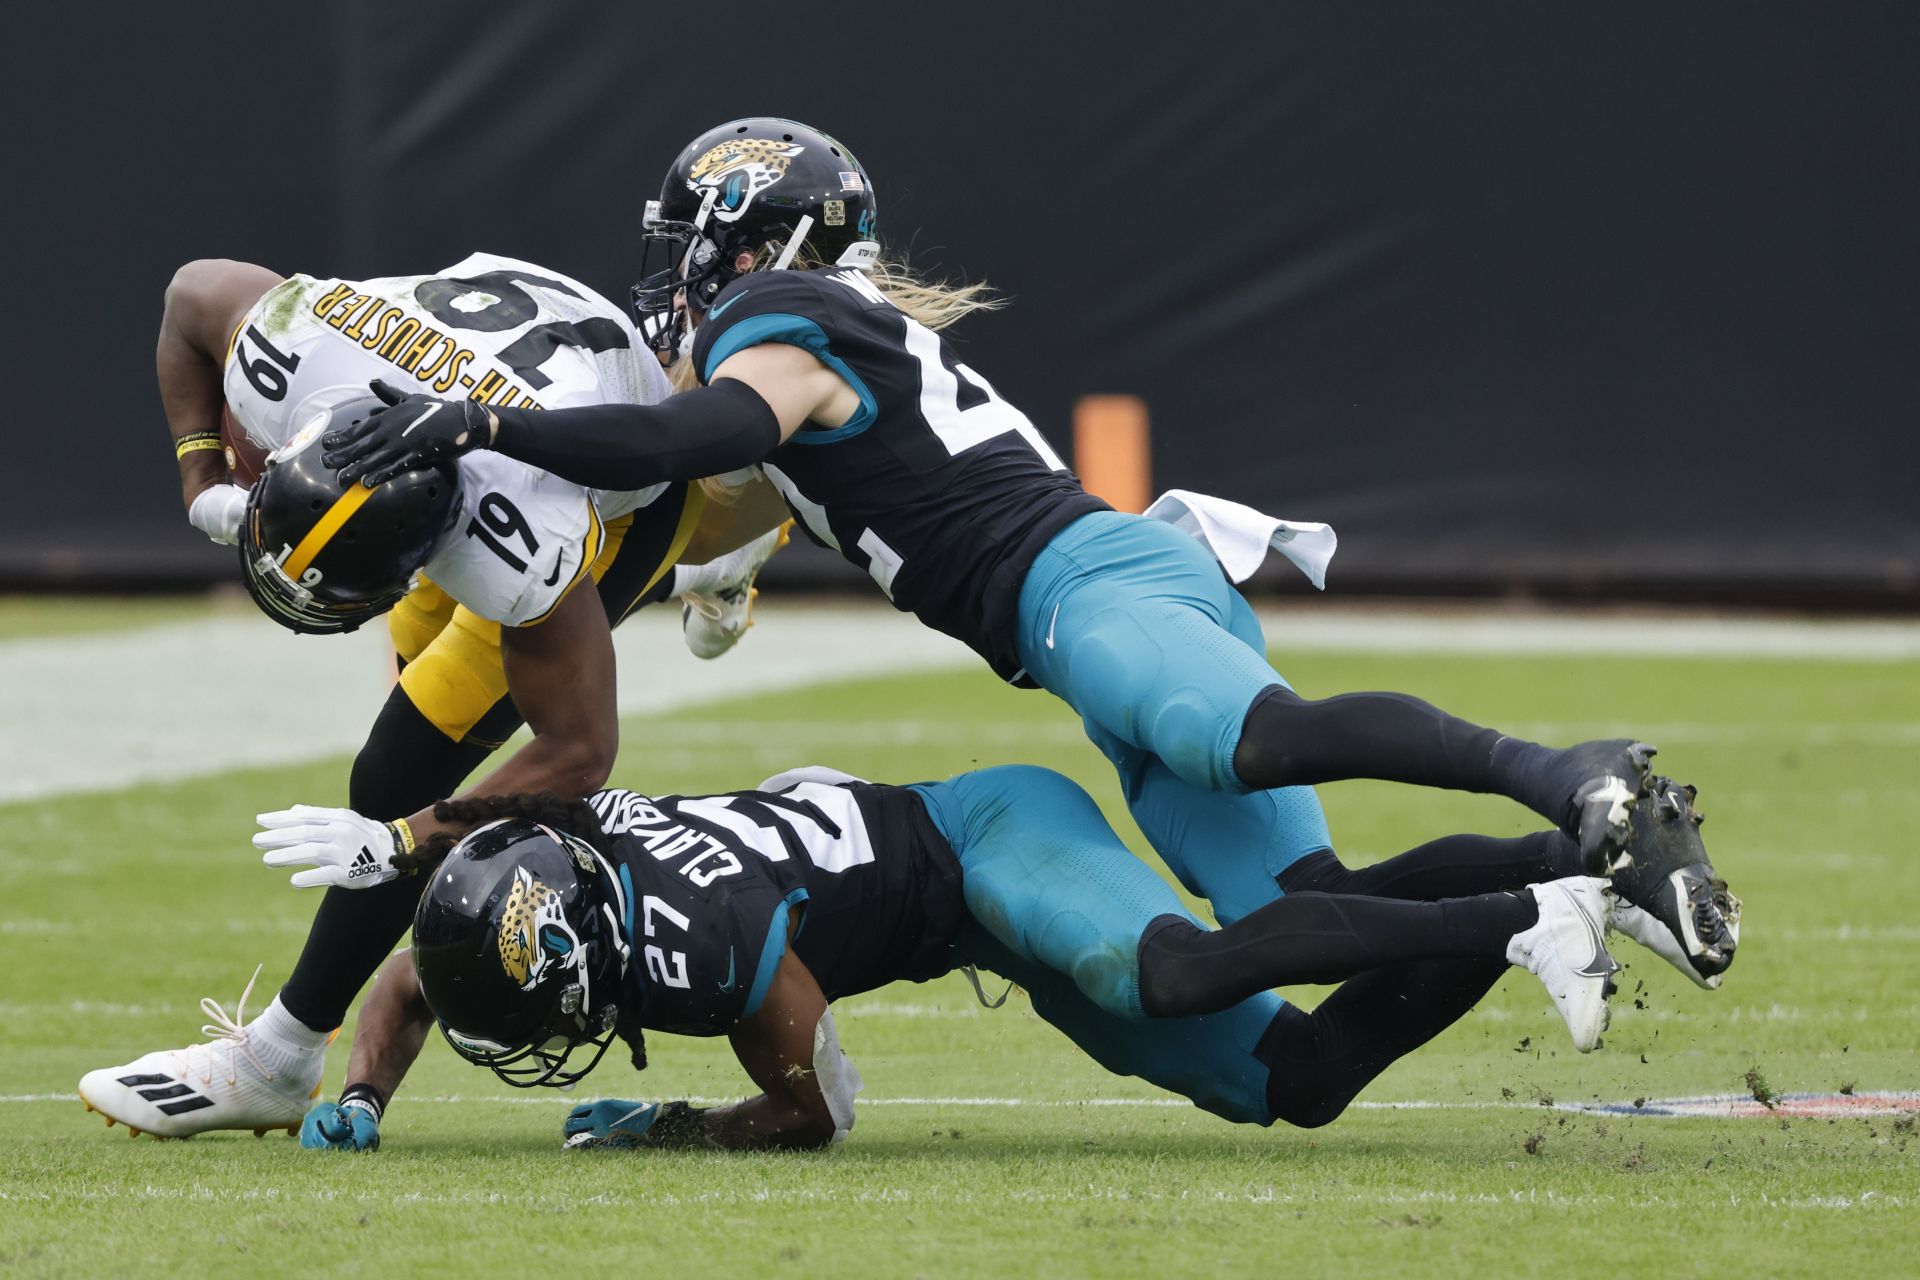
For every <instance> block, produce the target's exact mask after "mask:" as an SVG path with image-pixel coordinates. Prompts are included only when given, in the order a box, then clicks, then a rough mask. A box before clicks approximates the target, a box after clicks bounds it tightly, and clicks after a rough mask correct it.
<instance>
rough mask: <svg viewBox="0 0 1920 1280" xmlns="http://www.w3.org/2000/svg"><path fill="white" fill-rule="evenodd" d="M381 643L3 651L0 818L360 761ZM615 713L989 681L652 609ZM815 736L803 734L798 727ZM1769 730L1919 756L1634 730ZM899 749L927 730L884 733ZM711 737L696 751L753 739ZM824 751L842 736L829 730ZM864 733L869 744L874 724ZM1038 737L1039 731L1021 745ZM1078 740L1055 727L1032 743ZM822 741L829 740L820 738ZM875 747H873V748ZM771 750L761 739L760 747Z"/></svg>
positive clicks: (875, 652)
mask: <svg viewBox="0 0 1920 1280" xmlns="http://www.w3.org/2000/svg"><path fill="white" fill-rule="evenodd" d="M1263 622H1264V624H1265V626H1266V632H1267V638H1268V640H1269V641H1270V642H1271V643H1273V644H1275V645H1276V646H1278V647H1281V648H1284V649H1288V650H1294V651H1301V650H1322V651H1335V652H1356V653H1415V652H1418V653H1452V654H1575V653H1580V654H1600V655H1607V654H1614V655H1634V656H1645V657H1659V656H1709V655H1711V656H1721V657H1768V658H1793V659H1801V660H1816V659H1831V660H1846V661H1875V662H1904V661H1912V660H1916V659H1920V624H1915V623H1910V622H1881V621H1873V622H1847V623H1818V622H1797V621H1782V620H1768V619H1749V618H1732V619H1718V618H1705V619H1701V618H1696V617H1692V616H1621V615H1612V614H1604V615H1591V616H1588V615H1582V616H1566V615H1557V614H1556V615H1551V616H1532V615H1510V614H1508V613H1505V612H1501V611H1462V610H1452V609H1447V610H1389V609H1379V610H1374V609H1360V610H1351V611H1331V610H1328V609H1325V608H1323V607H1319V606H1317V605H1316V606H1313V607H1306V606H1293V607H1286V606H1280V607H1275V608H1270V609H1268V610H1266V611H1265V612H1264V613H1263ZM382 631H383V629H382V628H381V627H380V625H379V624H377V623H376V624H374V625H373V626H370V627H368V628H367V629H366V630H365V631H363V632H360V633H358V634H356V635H353V636H349V637H345V638H338V639H324V638H316V637H309V636H294V635H291V634H289V633H287V632H284V631H281V630H279V629H278V628H276V627H274V626H273V625H272V624H270V623H268V622H267V621H266V620H264V619H260V618H254V617H251V616H246V615H241V616H235V615H233V614H231V613H223V614H220V615H218V616H213V617H209V618H208V619H206V620H204V621H193V622H180V623H170V624H166V625H162V626H156V627H145V628H138V629H134V630H122V631H112V632H103V633H98V634H91V635H78V636H57V637H49V638H45V639H29V640H11V641H6V642H0V760H4V761H5V762H6V768H5V769H4V770H0V802H3V801H7V800H24V799H30V798H35V797H41V796H50V795H59V794H65V793H71V792H76V791H88V790H104V789H109V788H116V787H121V786H127V785H132V784H135V783H141V782H154V781H174V780H181V779H186V778H193V777H200V776H204V775H208V774H214V773H222V772H226V771H228V770H231V769H237V768H242V767H246V766H250V765H257V766H274V765H287V764H295V763H300V762H303V761H308V760H315V759H324V758H326V757H329V756H337V755H342V754H346V753H350V752H352V751H354V750H355V749H357V748H358V747H359V745H360V743H361V742H362V741H363V740H364V738H365V735H366V730H367V727H368V725H370V724H371V723H372V720H373V717H374V715H375V713H376V712H377V711H378V710H379V707H380V704H381V702H382V701H383V700H384V698H385V696H386V689H387V680H386V676H385V671H384V649H383V646H384V639H383V635H382ZM616 649H617V650H618V653H619V661H620V672H621V681H620V695H619V705H620V710H621V711H622V712H623V713H626V714H635V713H644V712H659V711H669V710H675V709H680V708H685V707H691V706H698V705H701V704H704V703H709V702H713V701H717V700H721V699H726V698H734V697H740V696H744V695H750V694H754V693H764V692H770V691H775V690H782V689H792V688H798V687H803V686H806V685H811V684H818V683H822V682H825V681H832V680H843V679H854V678H859V677H864V676H876V675H891V674H897V673H902V672H909V671H925V670H937V669H944V668H966V667H974V668H975V669H977V668H978V659H976V658H975V657H974V656H973V655H972V653H971V652H969V651H968V650H967V649H966V648H965V647H964V646H962V645H961V644H959V643H958V642H957V641H954V640H950V639H948V638H947V637H945V636H942V635H939V634H938V633H936V632H932V631H929V630H927V629H926V628H924V627H922V626H920V625H919V624H918V623H917V622H915V621H914V620H913V619H912V618H910V617H908V616H907V615H905V614H900V613H896V612H894V611H893V610H891V609H887V608H885V607H884V606H880V605H871V606H838V605H810V604H794V603H785V604H782V603H780V602H778V601H776V602H774V603H773V604H771V605H769V606H766V607H763V608H762V610H761V612H760V625H759V626H758V627H757V628H756V629H755V631H754V633H753V634H752V635H751V636H749V637H748V638H747V639H746V641H745V642H743V644H742V646H741V648H740V649H739V650H738V651H736V652H735V653H734V654H731V655H729V656H728V657H726V658H724V659H722V660H720V661H717V662H700V661H698V660H696V659H694V658H693V657H691V656H690V655H689V654H688V653H687V652H686V650H685V648H684V646H683V645H682V644H681V641H680V632H679V618H678V614H677V610H673V609H651V610H647V611H645V612H643V613H641V614H640V615H638V616H637V617H635V618H634V619H633V620H632V621H630V622H629V623H628V624H627V625H626V626H624V627H622V628H621V629H620V630H619V631H618V632H617V633H616ZM799 728H804V726H799ZM1514 729H1515V730H1516V731H1517V732H1528V733H1532V734H1534V735H1535V736H1539V737H1543V738H1546V739H1548V740H1555V741H1557V740H1561V739H1569V740H1570V739H1572V738H1576V737H1581V736H1589V731H1590V732H1608V731H1619V729H1620V726H1617V725H1610V724H1606V723H1604V722H1598V721H1596V722H1594V723H1593V724H1591V725H1587V724H1579V725H1576V724H1543V725H1520V726H1514ZM1756 729H1760V730H1761V731H1775V730H1777V731H1778V732H1781V733H1789V732H1799V733H1801V734H1802V735H1803V736H1804V738H1805V740H1807V741H1810V742H1820V741H1846V742H1864V743H1870V744H1878V745H1886V746H1906V745H1914V744H1920V724H1914V723H1911V722H1894V723H1887V724H1880V725H1872V724H1868V725H1847V724H1831V725H1818V724H1816V725H1803V726H1787V725H1779V726H1734V725H1724V724H1711V725H1708V724H1699V725H1695V724H1674V725H1664V726H1636V730H1637V731H1638V732H1641V733H1644V734H1646V735H1647V736H1649V737H1652V738H1654V740H1656V741H1669V742H1676V743H1678V742H1722V741H1741V740H1745V739H1747V738H1749V737H1751V736H1752V733H1753V732H1754V731H1755V730H1756ZM885 731H886V733H887V734H888V736H887V737H886V738H884V739H883V741H887V742H890V743H900V744H903V745H905V744H910V743H913V742H918V741H921V740H923V738H924V737H925V736H926V735H927V734H929V733H931V732H932V728H931V726H928V725H926V724H924V723H916V722H914V721H912V720H905V721H903V722H901V723H899V724H897V725H893V726H889V727H888V728H887V729H886V730H885ZM751 732H754V730H753V729H751V728H749V727H747V726H744V725H740V726H714V727H712V729H711V731H710V734H709V736H706V737H699V738H695V739H690V740H689V741H691V742H693V743H694V744H695V745H704V744H706V743H709V742H711V743H714V744H716V745H718V744H728V745H731V744H733V743H735V742H737V741H738V739H737V738H736V737H735V736H734V735H736V734H741V733H751ZM822 732H824V733H825V735H826V736H827V737H828V738H831V737H832V736H833V735H834V734H835V733H836V732H837V733H842V734H845V733H848V732H851V731H850V730H848V729H846V728H844V727H833V728H826V729H823V730H822ZM858 732H860V733H861V734H865V733H867V732H868V728H867V726H860V728H859V730H858ZM1019 732H1020V733H1021V735H1023V736H1028V737H1030V736H1031V735H1032V734H1033V733H1034V732H1036V730H1032V729H1023V730H1021V731H1019ZM1038 732H1041V733H1045V734H1046V735H1047V736H1048V738H1049V740H1051V738H1052V737H1054V736H1059V737H1061V738H1062V739H1065V738H1069V737H1072V736H1074V735H1073V734H1072V733H1071V731H1070V726H1067V725H1065V724H1061V725H1058V726H1050V727H1048V728H1046V729H1042V730H1038ZM814 740H816V741H818V740H820V739H819V738H818V736H817V735H816V736H815V738H814ZM872 740H873V739H872V738H870V737H863V738H862V741H865V742H871V741H872ZM761 741H763V742H764V741H765V739H764V738H762V739H761Z"/></svg>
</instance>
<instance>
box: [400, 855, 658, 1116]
mask: <svg viewBox="0 0 1920 1280" xmlns="http://www.w3.org/2000/svg"><path fill="white" fill-rule="evenodd" d="M429 874H430V875H431V876H432V880H431V881H430V883H429V884H428V886H427V889H426V892H425V893H423V894H422V895H421V898H420V906H419V908H418V910H417V911H416V912H415V914H414V921H413V967H414V972H415V973H416V974H418V975H419V978H420V993H421V995H422V996H423V997H424V998H425V1000H426V1002H427V1007H428V1008H430V1009H432V1010H433V1016H434V1019H435V1020H436V1021H437V1022H438V1023H439V1025H440V1033H441V1034H442V1035H443V1036H445V1037H446V1040H447V1043H448V1044H450V1045H452V1046H453V1051H454V1052H455V1053H457V1054H459V1055H460V1056H461V1057H463V1058H465V1059H466V1060H467V1061H468V1062H471V1063H474V1064H475V1065H477V1066H483V1067H487V1068H489V1069H491V1070H492V1071H493V1073H494V1074H495V1075H497V1076H499V1077H500V1078H501V1079H502V1080H505V1081H506V1082H507V1083H508V1084H510V1085H513V1086H515V1087H516V1088H522V1089H525V1088H531V1087H533V1086H534V1085H551V1086H554V1087H556V1088H566V1087H567V1086H569V1085H571V1084H573V1083H575V1082H576V1081H578V1080H579V1079H580V1078H581V1077H582V1076H584V1075H586V1074H587V1073H588V1072H589V1071H591V1070H593V1069H594V1067H595V1066H597V1065H598V1064H599V1062H600V1058H601V1056H602V1055H603V1054H605V1053H606V1051H607V1045H608V1044H609V1043H611V1041H612V1039H613V1035H614V1025H615V1023H616V1022H617V1021H618V1018H619V1004H620V987H621V981H622V979H623V977H624V976H625V974H626V968H627V963H628V960H629V958H630V954H629V950H628V946H627V941H626V934H625V932H624V929H623V926H622V921H623V919H624V918H625V916H626V911H627V906H626V899H625V897H624V895H623V894H622V892H621V889H620V884H619V881H618V880H617V879H616V878H615V877H614V875H613V873H612V871H611V869H610V868H609V867H608V866H607V864H606V863H605V862H604V861H603V860H602V859H601V858H600V856H599V855H598V854H597V853H595V852H594V851H593V849H592V848H591V847H590V846H589V845H588V844H587V843H586V842H585V841H583V840H580V839H578V838H577V837H575V836H571V835H567V834H565V833H564V832H560V831H556V830H554V829H553V828H552V827H549V826H545V825H543V824H540V823H535V822H528V821H524V820H521V819H503V820H502V821H499V822H494V823H490V824H488V825H487V826H484V827H480V828H479V829H477V830H475V831H474V832H473V833H472V834H470V835H468V836H467V837H466V838H465V839H464V840H462V841H461V842H460V843H459V844H457V845H455V846H454V848H453V850H452V852H450V853H449V854H448V855H447V857H446V860H445V861H444V862H442V863H440V865H439V866H437V867H435V868H434V869H433V871H432V872H431V873H429ZM582 1048H590V1049H591V1050H592V1052H593V1056H592V1058H591V1059H589V1060H588V1062H587V1064H586V1065H585V1066H583V1067H578V1068H575V1069H571V1070H570V1069H568V1067H567V1062H568V1059H569V1058H570V1056H571V1055H572V1054H573V1052H574V1051H575V1050H576V1049H582Z"/></svg>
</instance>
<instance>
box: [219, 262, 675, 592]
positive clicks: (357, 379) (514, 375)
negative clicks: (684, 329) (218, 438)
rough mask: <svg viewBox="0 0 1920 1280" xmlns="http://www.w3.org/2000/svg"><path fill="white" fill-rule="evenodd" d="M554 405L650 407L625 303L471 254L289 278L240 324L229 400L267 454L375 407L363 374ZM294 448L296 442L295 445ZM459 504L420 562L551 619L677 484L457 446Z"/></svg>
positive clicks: (482, 397)
mask: <svg viewBox="0 0 1920 1280" xmlns="http://www.w3.org/2000/svg"><path fill="white" fill-rule="evenodd" d="M375 378H380V379H384V380H385V381H386V382H388V383H389V384H391V385H392V386H394V387H396V388H398V389H399V390H401V391H404V392H409V393H415V392H417V393H419V394H422V395H431V396H466V397H467V398H469V399H473V400H478V401H480V402H482V403H484V404H490V405H499V406H503V407H506V406H511V407H517V408H532V409H549V408H560V407H566V406H571V405H582V404H605V403H609V402H618V403H632V404H656V403H658V402H659V401H660V400H663V399H665V398H666V396H667V394H668V391H669V388H668V386H667V380H666V375H665V374H664V373H663V372H662V371H661V369H660V366H659V363H658V362H657V361H656V360H655V359H654V358H653V355H652V353H651V352H650V351H649V350H648V349H647V347H646V346H645V344H644V343H642V342H640V340H639V339H638V338H637V337H636V336H635V334H634V331H633V326H632V324H631V323H630V322H629V321H628V320H627V318H626V316H625V315H624V314H622V313H621V311H620V309H619V308H617V307H615V306H614V305H613V304H612V303H611V302H609V301H607V300H606V299H605V298H603V297H601V296H600V295H599V294H597V293H595V292H594V291H593V290H591V289H589V288H588V287H587V286H586V285H583V284H581V283H580V282H579V281H577V280H572V279H569V278H568V277H566V276H563V275H561V274H559V273H558V272H555V271H550V270H548V269H547V268H545V267H539V266H534V265H533V264H531V263H525V262H518V261H515V260H514V259H512V258H502V257H497V256H495V255H493V254H484V253H476V254H474V255H472V256H471V257H468V258H466V259H465V260H463V261H461V262H458V263H456V264H454V265H453V266H451V267H448V268H447V269H446V270H444V271H441V272H438V273H436V274H434V275H428V276H390V277H387V278H384V279H378V280H357V281H356V280H331V279H316V278H314V277H312V276H304V275H296V276H293V277H292V278H290V279H288V280H286V281H284V282H283V283H281V284H279V285H277V286H275V287H274V288H272V289H270V290H268V291H267V292H266V294H264V295H263V296H262V297H261V298H260V300H259V301H258V302H256V303H255V304H254V305H253V308H252V309H251V310H250V311H249V312H248V313H247V315H246V318H245V319H244V320H242V321H241V322H240V325H239V328H238V329H236V330H235V332H234V335H233V340H232V344H231V346H230V348H229V350H228V354H227V365H226V373H225V388H224V389H225V395H226V400H227V407H228V408H229V409H230V410H231V411H232V413H233V417H234V420H235V421H236V422H238V423H239V424H240V426H241V428H242V429H243V430H245V431H246V433H247V435H248V436H249V437H250V438H251V439H252V440H253V442H254V443H255V444H257V445H259V446H260V447H261V448H262V449H263V450H266V451H268V452H271V451H273V450H275V449H279V448H282V447H284V446H286V445H287V444H288V442H289V441H292V440H294V438H295V437H296V436H300V435H303V434H304V433H305V432H306V431H308V430H310V429H311V430H312V432H313V434H312V436H311V437H309V438H308V439H307V441H306V443H305V447H315V442H317V439H318V436H319V431H318V429H317V428H318V426H319V425H321V424H323V423H324V422H325V421H326V419H327V416H328V415H329V414H331V413H332V412H333V411H334V410H335V409H337V408H339V407H340V406H342V405H346V404H352V403H355V402H364V403H365V404H366V405H367V406H368V408H369V409H371V408H373V407H375V406H377V405H378V403H379V402H378V400H376V399H375V397H374V395H373V393H372V391H371V390H369V388H368V386H367V384H368V383H369V382H371V381H372V380H373V379H375ZM296 447H298V446H296ZM457 465H458V469H459V475H460V507H459V510H458V512H457V514H456V515H455V516H454V518H453V521H452V523H450V524H449V525H448V527H447V532H446V534H445V536H444V537H443V538H442V540H441V543H440V546H439V547H438V548H437V549H436V550H435V553H434V555H433V556H432V558H431V559H429V560H428V562H427V564H426V565H425V566H424V568H423V570H422V572H423V573H425V575H426V576H427V577H428V578H430V579H431V580H432V581H433V582H435V583H436V584H438V585H439V586H440V587H441V588H442V589H444V590H445V591H446V592H447V594H448V595H450V596H452V597H453V598H454V599H455V600H457V601H459V602H460V603H461V604H463V605H465V606H466V607H467V608H469V609H471V610H472V611H473V612H475V613H477V614H479V615H480V616H481V617H483V618H487V619H490V620H492V621H496V622H500V623H502V624H504V625H507V626H522V625H526V624H528V623H532V622H537V621H539V620H541V619H543V618H544V617H545V616H546V615H547V614H548V613H549V612H550V611H551V610H552V609H553V606H554V605H555V604H557V603H558V602H559V600H560V598H561V596H563V595H565V594H566V592H567V590H568V588H570V587H571V586H572V585H573V584H574V583H575V582H576V581H578V580H579V578H580V577H581V575H583V574H584V573H585V572H586V570H587V567H588V566H590V565H591V564H592V563H593V561H594V559H595V558H596V557H597V556H598V555H599V554H600V549H601V547H602V545H603V543H604V535H605V529H604V522H605V521H607V520H612V519H615V518H617V517H619V516H622V515H625V514H627V513H628V512H630V511H634V510H637V509H639V508H641V507H644V506H646V505H648V504H649V503H651V502H653V501H655V500H656V499H657V498H659V497H660V495H661V494H663V493H665V492H666V491H667V490H668V489H669V488H671V487H672V486H670V485H664V484H662V485H654V486H651V487H649V488H646V489H640V490H634V491H621V492H609V491H604V490H588V489H585V488H582V487H581V486H579V485H576V484H573V483H572V482H570V481H566V480H562V479H559V478H558V477H556V476H551V475H548V474H547V473H546V472H544V471H539V470H537V469H535V468H533V467H529V466H527V465H526V464H525V463H521V462H516V461H514V460H513V459H511V458H507V457H504V456H502V455H500V454H496V453H490V452H487V451H485V450H479V451H476V452H473V453H469V454H466V455H464V456H463V457H461V458H460V459H459V461H458V464H457Z"/></svg>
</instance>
